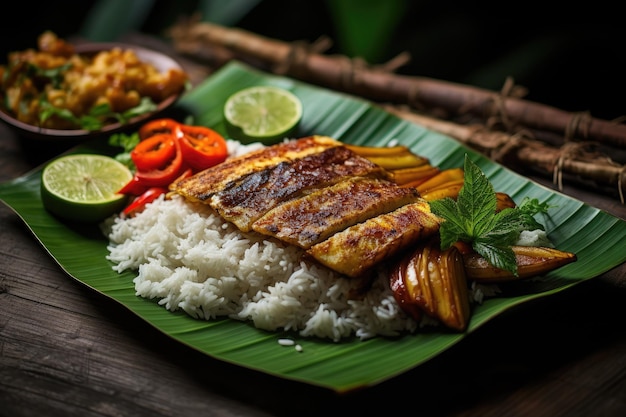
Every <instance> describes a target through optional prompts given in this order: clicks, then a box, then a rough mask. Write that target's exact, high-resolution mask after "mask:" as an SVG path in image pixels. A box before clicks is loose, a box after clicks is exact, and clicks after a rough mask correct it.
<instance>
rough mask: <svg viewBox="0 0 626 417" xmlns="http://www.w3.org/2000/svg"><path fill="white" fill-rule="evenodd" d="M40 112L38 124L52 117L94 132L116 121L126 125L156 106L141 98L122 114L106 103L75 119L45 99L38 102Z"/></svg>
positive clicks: (147, 99)
mask: <svg viewBox="0 0 626 417" xmlns="http://www.w3.org/2000/svg"><path fill="white" fill-rule="evenodd" d="M39 103H40V106H41V111H40V113H39V122H40V123H41V124H43V122H45V121H46V120H47V119H48V118H50V117H52V116H53V115H55V116H57V117H60V118H62V119H64V120H67V121H69V122H71V123H72V124H74V125H76V126H78V127H79V128H81V129H85V130H89V131H96V130H100V129H102V127H104V125H106V124H108V123H110V122H111V120H116V121H118V122H119V123H121V124H126V123H128V121H129V120H130V119H132V118H133V117H136V116H139V115H141V114H144V113H149V112H151V111H154V110H156V109H157V105H156V104H155V103H154V102H153V101H152V99H150V98H149V97H143V98H142V99H141V102H140V103H139V104H138V105H137V106H135V107H133V108H131V109H128V110H126V111H125V112H123V113H117V112H114V111H111V106H109V104H108V103H103V104H99V105H96V106H93V107H92V108H91V109H90V110H89V112H88V113H87V114H85V115H83V116H80V117H76V116H75V115H74V114H73V113H72V112H71V111H69V110H68V109H64V108H59V107H55V106H54V105H52V104H51V103H50V102H49V101H47V100H46V99H45V98H42V99H41V100H40V102H39Z"/></svg>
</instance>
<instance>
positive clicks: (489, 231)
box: [430, 155, 550, 275]
mask: <svg viewBox="0 0 626 417" xmlns="http://www.w3.org/2000/svg"><path fill="white" fill-rule="evenodd" d="M463 169H464V173H465V174H464V175H465V177H464V182H463V187H462V188H461V190H460V191H459V195H458V197H457V199H456V201H455V200H453V199H452V198H450V197H446V198H443V199H441V200H436V201H432V202H431V203H430V205H431V210H432V211H433V213H435V214H436V215H438V216H440V217H442V218H443V219H444V221H443V222H442V224H441V226H440V228H439V235H440V239H441V248H442V249H447V248H449V247H450V246H452V245H453V244H454V243H455V242H457V241H463V242H466V243H468V244H471V246H472V248H473V249H474V250H475V251H476V252H477V253H479V254H480V255H481V256H483V257H484V258H485V259H487V260H488V261H489V263H491V264H492V265H493V266H495V267H496V268H500V269H504V270H507V271H510V272H512V273H513V274H515V275H517V262H516V259H515V253H514V252H513V249H512V248H511V246H512V245H514V244H515V243H516V242H517V240H518V238H519V235H520V232H521V231H523V230H536V229H541V230H543V226H542V225H541V224H540V223H539V222H537V220H535V218H534V215H536V214H538V213H545V212H546V211H547V209H548V208H549V207H550V206H549V205H547V204H546V203H539V202H538V201H537V199H525V200H524V202H523V203H522V204H520V205H519V206H518V207H516V208H505V209H504V210H501V211H497V210H496V207H497V198H496V193H495V191H494V189H493V185H492V184H491V183H490V182H489V180H488V179H487V176H486V175H485V174H484V173H483V172H482V171H481V170H480V168H479V167H478V166H477V165H476V164H475V163H473V162H472V161H471V160H470V159H469V157H468V156H467V155H465V163H464V168H463Z"/></svg>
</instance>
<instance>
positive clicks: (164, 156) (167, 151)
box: [130, 133, 177, 171]
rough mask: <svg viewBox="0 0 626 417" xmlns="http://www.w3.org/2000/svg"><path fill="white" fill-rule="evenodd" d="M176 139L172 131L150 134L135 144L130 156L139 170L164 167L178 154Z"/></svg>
mask: <svg viewBox="0 0 626 417" xmlns="http://www.w3.org/2000/svg"><path fill="white" fill-rule="evenodd" d="M176 140H177V139H176V138H175V136H174V135H173V134H170V133H157V134H155V135H152V136H149V137H147V138H146V139H144V140H142V141H141V142H139V143H138V144H137V145H136V146H135V148H134V149H133V150H132V151H131V152H130V158H131V159H132V160H133V162H134V163H135V166H136V167H137V170H139V171H151V170H153V169H161V168H164V167H165V166H167V165H168V164H169V163H170V161H171V160H172V159H174V157H175V156H176V143H175V142H176Z"/></svg>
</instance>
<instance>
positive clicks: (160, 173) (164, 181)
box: [135, 140, 188, 187]
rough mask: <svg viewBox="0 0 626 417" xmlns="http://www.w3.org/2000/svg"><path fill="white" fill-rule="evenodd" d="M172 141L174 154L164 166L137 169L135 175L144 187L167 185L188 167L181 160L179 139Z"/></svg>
mask: <svg viewBox="0 0 626 417" xmlns="http://www.w3.org/2000/svg"><path fill="white" fill-rule="evenodd" d="M174 143H175V145H176V146H175V147H176V154H175V155H174V158H173V159H172V160H171V161H170V163H169V164H168V165H167V166H166V167H164V168H163V169H153V170H150V171H140V170H137V172H136V173H135V177H136V178H137V179H138V181H139V182H140V184H141V185H143V186H145V187H167V186H168V185H169V184H171V183H172V182H173V181H174V180H175V179H176V178H178V177H179V176H180V175H181V174H182V173H183V172H184V171H185V170H186V169H187V168H188V166H187V165H186V164H185V163H184V161H183V154H182V152H181V150H180V143H179V141H177V140H176V141H174Z"/></svg>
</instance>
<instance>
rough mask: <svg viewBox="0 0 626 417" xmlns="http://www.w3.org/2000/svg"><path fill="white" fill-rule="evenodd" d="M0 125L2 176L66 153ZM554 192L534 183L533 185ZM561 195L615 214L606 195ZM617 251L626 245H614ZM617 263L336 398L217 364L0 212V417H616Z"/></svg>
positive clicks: (625, 365) (624, 286)
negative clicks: (93, 285) (70, 267)
mask: <svg viewBox="0 0 626 417" xmlns="http://www.w3.org/2000/svg"><path fill="white" fill-rule="evenodd" d="M45 148H46V147H42V146H38V147H33V146H31V145H26V144H25V141H24V140H23V138H20V137H18V136H16V135H15V134H14V133H13V132H12V131H10V130H8V129H7V128H6V127H5V126H4V125H2V126H0V181H7V180H11V179H13V178H17V177H19V176H20V175H22V174H24V173H26V172H27V171H29V170H30V169H32V168H34V167H36V166H37V165H38V164H40V163H42V162H44V161H46V160H47V159H49V158H51V157H53V156H55V155H56V154H58V153H59V152H61V151H62V150H63V149H62V147H61V148H52V149H45ZM533 179H535V180H536V181H538V182H542V183H544V184H545V185H547V186H549V187H551V188H554V186H553V185H552V184H550V182H549V181H548V180H546V179H544V178H533ZM563 192H565V193H566V194H569V195H571V196H573V197H575V198H578V199H580V200H582V201H585V202H586V203H588V204H591V205H593V206H595V207H598V208H601V209H603V210H605V211H607V212H609V213H611V214H613V215H615V216H617V217H620V218H622V219H626V208H625V207H624V206H623V205H622V204H620V202H619V201H618V200H616V199H615V197H608V196H603V195H600V194H597V193H595V192H594V191H593V190H583V189H580V188H576V187H573V186H568V185H565V188H564V189H563ZM625 250H626V244H625ZM625 317H626V264H623V265H621V266H619V267H618V268H615V269H614V270H612V271H610V272H608V273H606V274H604V275H602V276H600V277H598V278H596V279H592V280H590V281H587V282H584V283H582V284H580V285H577V286H575V287H574V288H572V289H570V290H567V291H564V292H562V293H560V294H557V295H554V296H550V297H547V298H544V299H541V300H537V301H533V302H531V303H528V304H525V305H523V306H520V307H519V308H514V309H512V310H510V311H508V312H506V313H505V314H503V315H502V316H500V317H498V318H496V319H495V320H493V321H491V322H490V323H488V324H487V325H485V326H484V327H483V328H481V329H479V330H478V331H476V332H475V333H473V334H471V335H469V336H468V337H467V338H466V339H465V340H464V341H462V342H461V343H459V344H458V345H456V346H454V347H453V348H451V349H449V350H448V351H446V352H444V353H443V354H441V355H439V356H437V357H436V358H434V359H432V360H431V361H429V362H427V363H425V364H423V365H421V366H419V367H417V368H415V369H414V370H412V371H409V372H407V373H405V374H403V375H400V376H398V377H396V378H394V379H392V380H389V381H387V382H383V383H381V384H379V385H377V386H375V387H371V388H367V389H364V390H361V391H357V392H352V393H348V394H343V395H338V394H335V393H333V392H330V391H327V390H325V389H321V388H317V387H312V386H308V385H305V384H301V383H297V382H290V381H285V380H282V379H278V378H275V377H272V376H269V375H265V374H262V373H257V372H253V371H249V370H246V369H242V368H239V367H237V366H234V365H230V364H226V363H223V362H220V361H217V360H214V359H212V358H210V357H208V356H206V355H203V354H200V353H198V352H196V351H194V350H192V349H190V348H188V347H186V346H183V345H181V344H179V343H177V342H175V341H173V340H171V339H169V338H168V337H167V336H165V335H163V334H162V333H160V332H159V331H158V330H156V329H154V328H153V327H151V326H150V325H149V324H147V323H146V322H144V321H142V320H141V319H139V318H137V317H136V316H134V315H133V314H132V313H130V312H128V311H127V310H126V309H125V308H124V307H122V306H120V305H118V304H117V303H115V302H114V301H112V300H109V299H108V298H106V297H104V296H102V295H100V294H99V293H97V292H95V291H93V290H91V289H90V288H87V287H86V286H84V285H83V284H81V283H80V282H78V281H76V280H74V279H72V278H71V277H69V276H68V275H67V274H65V273H64V272H63V270H62V269H61V268H60V267H59V266H58V265H57V264H56V263H55V261H54V260H53V259H52V258H51V257H50V256H49V255H48V253H47V252H46V251H45V249H44V248H43V247H42V246H41V245H40V244H39V243H38V241H37V240H36V239H35V238H34V236H33V235H32V234H31V233H30V231H29V230H28V228H27V227H26V226H25V225H24V223H23V222H22V221H21V219H20V218H19V217H18V216H17V215H16V214H15V213H14V212H13V211H12V210H11V209H10V208H8V207H6V206H5V205H3V204H0V416H3V417H4V416H6V417H9V416H10V417H20V416H50V417H55V416H136V417H140V416H151V417H155V416H177V417H185V416H224V417H231V416H269V415H276V416H298V417H303V416H319V415H324V414H332V415H365V416H368V415H380V413H381V412H384V413H385V415H389V416H392V415H402V414H404V413H406V412H407V411H406V410H410V414H411V415H417V414H419V415H424V416H458V417H461V416H463V417H468V416H481V417H488V416H494V417H496V416H497V417H501V416H533V417H542V416H546V417H556V416H567V417H572V416H581V417H583V416H584V417H587V416H607V417H608V416H624V415H626V320H624V318H625Z"/></svg>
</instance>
